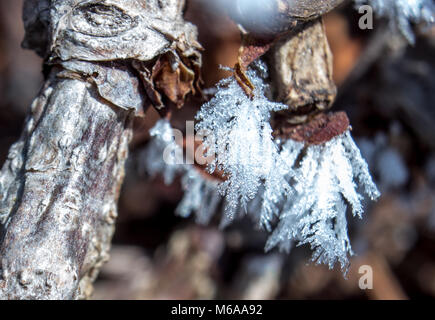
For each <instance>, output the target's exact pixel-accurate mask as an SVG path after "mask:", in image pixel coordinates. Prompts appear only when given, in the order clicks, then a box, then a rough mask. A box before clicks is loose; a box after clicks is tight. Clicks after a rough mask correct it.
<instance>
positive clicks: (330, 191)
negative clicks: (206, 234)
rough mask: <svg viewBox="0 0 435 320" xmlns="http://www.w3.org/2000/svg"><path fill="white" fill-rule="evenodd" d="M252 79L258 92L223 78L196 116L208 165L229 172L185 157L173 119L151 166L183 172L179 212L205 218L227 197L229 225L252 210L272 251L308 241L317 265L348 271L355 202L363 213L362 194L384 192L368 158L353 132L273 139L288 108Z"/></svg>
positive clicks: (160, 126)
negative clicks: (275, 115)
mask: <svg viewBox="0 0 435 320" xmlns="http://www.w3.org/2000/svg"><path fill="white" fill-rule="evenodd" d="M249 77H250V78H251V80H252V81H253V83H254V85H255V87H256V89H255V91H254V96H253V98H249V97H248V96H246V94H245V93H244V91H243V90H242V89H241V87H240V86H239V84H238V83H237V82H236V80H235V79H234V78H228V79H224V80H222V81H221V82H220V83H219V85H218V90H217V92H216V94H215V96H214V98H213V99H212V100H211V101H210V102H209V103H207V104H205V105H204V106H203V107H202V108H201V110H200V112H199V113H198V116H197V119H198V120H199V122H198V123H197V126H196V129H197V131H198V133H200V134H201V135H202V136H204V139H203V142H204V145H205V147H206V148H205V149H206V150H207V151H206V155H207V156H210V155H211V154H213V155H214V158H212V161H211V164H210V165H209V167H208V170H209V171H210V172H213V171H215V170H219V171H220V172H223V174H224V178H225V181H224V182H218V180H216V179H211V178H205V177H204V173H202V172H201V171H200V170H199V169H198V168H197V167H195V166H194V165H190V164H183V163H182V162H180V159H181V160H182V154H183V152H182V151H183V150H182V148H181V147H180V146H179V144H177V143H176V141H175V139H174V137H173V133H172V129H171V126H170V124H169V122H168V121H167V120H160V121H159V122H158V123H157V124H156V126H155V127H154V128H153V129H152V130H151V135H152V136H153V141H152V142H151V143H150V145H149V147H148V149H147V151H146V153H145V156H146V161H145V164H146V166H147V168H148V171H149V172H150V173H151V174H156V173H158V172H161V173H162V174H163V175H164V176H165V182H167V183H170V182H171V181H172V180H173V179H174V176H175V175H176V174H179V175H181V176H182V179H181V181H182V187H183V190H184V192H185V193H184V197H183V199H182V201H181V202H180V204H179V206H178V207H177V209H176V212H177V214H178V215H180V216H183V217H188V216H190V215H191V214H192V213H194V214H195V215H196V220H197V221H198V222H199V223H203V224H205V223H208V222H209V221H210V219H211V217H212V216H213V214H214V213H215V212H216V211H218V209H219V208H220V207H221V206H220V204H221V203H223V208H224V214H223V216H222V220H221V221H222V222H221V225H222V226H225V225H227V224H229V223H230V222H231V221H232V220H233V219H234V217H235V216H237V215H239V214H241V213H247V214H248V215H249V216H250V217H251V218H252V219H253V220H255V222H256V223H257V224H258V225H259V226H261V227H263V228H265V229H266V230H268V231H269V232H271V235H270V237H269V239H268V241H267V243H266V247H265V249H266V250H270V249H272V248H274V247H276V246H279V247H280V248H281V249H285V250H287V251H288V250H290V249H291V247H292V246H293V243H296V244H297V245H303V244H308V245H310V246H311V248H312V250H313V260H315V261H316V262H317V263H325V264H327V265H328V266H329V267H330V268H332V267H333V266H334V265H335V263H337V262H338V263H339V264H340V265H341V267H342V269H343V270H344V271H346V268H347V264H348V256H349V255H352V249H351V246H350V242H349V238H348V234H347V221H346V213H347V211H348V207H349V211H351V212H352V213H353V215H354V216H358V217H361V215H362V213H363V206H362V199H363V194H365V195H367V196H368V197H369V198H371V199H373V200H374V199H376V198H377V197H379V191H378V190H377V188H376V186H375V185H374V183H373V181H372V178H371V176H370V174H369V172H368V166H367V163H366V162H365V161H364V159H363V158H362V157H361V153H360V151H359V149H358V147H357V146H356V145H355V143H354V141H353V139H352V137H351V135H350V132H349V131H346V132H345V133H343V134H341V135H339V136H336V137H335V138H333V139H332V140H330V141H328V142H326V143H324V144H321V145H306V144H304V143H302V142H297V141H293V140H286V141H280V140H279V139H277V140H274V139H273V138H272V129H271V126H270V124H269V118H270V113H271V112H272V111H277V110H281V109H283V108H286V106H284V105H281V104H278V103H273V102H270V101H269V100H268V99H267V98H266V97H265V95H264V92H265V90H266V86H265V85H264V84H263V80H262V79H261V78H260V76H258V75H257V74H256V73H255V72H254V71H250V72H249ZM209 159H210V158H209Z"/></svg>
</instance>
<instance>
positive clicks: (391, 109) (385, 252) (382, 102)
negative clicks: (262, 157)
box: [0, 0, 435, 299]
mask: <svg viewBox="0 0 435 320" xmlns="http://www.w3.org/2000/svg"><path fill="white" fill-rule="evenodd" d="M21 6H22V2H21V1H1V2H0V158H1V162H2V163H3V161H4V159H5V157H6V154H7V152H8V149H9V147H10V145H11V144H12V143H13V142H14V141H15V140H16V139H17V138H18V136H19V134H20V131H21V128H22V125H23V121H24V117H25V115H26V112H27V109H28V106H29V105H30V103H31V100H32V99H33V97H35V96H36V94H37V93H38V90H39V88H40V86H41V85H42V81H43V78H42V73H41V70H42V67H41V63H42V61H41V59H40V58H39V57H37V56H36V54H34V53H33V52H29V51H25V50H23V49H21V47H20V42H21V40H22V38H23V32H24V31H23V27H22V21H21ZM186 18H187V19H188V20H190V21H192V22H193V23H195V24H196V25H197V26H198V28H199V31H200V42H201V44H202V45H203V46H204V48H205V51H204V58H203V59H204V68H203V78H204V82H205V87H211V86H213V85H214V84H215V83H216V81H218V80H219V79H220V78H222V77H224V76H226V75H227V73H226V72H225V71H222V70H219V65H220V64H221V65H225V66H232V65H233V64H234V62H235V59H236V57H237V50H238V46H239V41H240V39H239V33H238V31H237V28H236V26H235V25H234V24H233V23H232V22H231V21H230V20H229V19H227V18H225V17H222V16H219V15H217V14H216V13H213V12H209V11H207V10H206V9H205V8H203V7H202V5H201V3H200V1H198V0H192V1H190V2H189V7H188V10H187V13H186ZM358 18H359V17H358V14H357V12H356V11H354V10H353V9H352V8H351V7H350V6H348V7H344V8H341V9H340V10H337V11H335V12H333V13H331V14H329V15H328V16H327V17H326V18H325V23H326V26H327V31H328V38H329V41H330V44H331V47H332V50H333V52H334V56H335V61H334V69H335V70H334V74H335V80H336V82H337V84H338V85H339V97H338V100H337V102H336V104H335V106H334V109H335V110H346V111H347V112H348V114H349V117H350V119H351V123H352V126H353V135H354V137H355V138H356V140H357V142H358V144H359V146H360V147H361V150H362V152H363V154H364V156H365V158H366V159H367V161H368V163H369V166H370V169H371V171H372V172H373V174H374V177H375V179H376V182H377V184H378V186H379V187H380V188H381V191H382V193H383V195H382V198H381V199H380V200H379V201H378V202H377V203H376V204H374V205H370V204H369V206H368V207H367V210H366V215H365V217H364V219H363V220H361V221H359V220H357V219H353V218H351V217H349V228H350V230H349V233H350V236H351V241H352V245H353V249H354V251H355V253H356V256H355V257H354V258H352V260H351V263H352V265H351V269H350V272H349V274H348V277H347V279H344V278H343V275H342V273H341V271H340V270H338V269H337V270H332V271H330V270H328V269H327V268H326V267H325V266H315V265H313V264H311V263H310V262H309V258H310V252H309V250H308V249H307V248H304V247H303V248H296V249H294V250H293V251H292V252H291V253H290V255H287V254H282V253H279V252H275V251H274V252H271V253H267V254H265V253H264V251H263V246H264V243H265V239H266V234H265V233H263V232H261V231H257V230H255V229H254V226H253V225H252V223H251V222H250V221H248V220H242V221H239V222H237V223H235V224H233V225H232V226H231V227H229V228H227V229H225V230H219V229H218V224H217V223H216V222H214V223H212V224H211V225H210V226H208V227H201V226H198V225H196V224H195V223H194V221H193V220H192V219H181V218H179V217H176V216H175V215H174V209H175V207H176V205H177V202H178V201H179V200H180V199H181V197H182V191H181V188H180V184H179V182H177V183H175V184H173V185H171V186H165V185H164V184H163V181H162V179H160V178H153V179H151V178H150V177H148V176H147V175H146V174H145V173H143V172H141V170H140V167H141V161H142V159H141V150H143V148H144V147H146V144H147V142H148V134H147V129H149V128H150V127H151V126H152V125H153V123H154V122H155V121H156V119H157V118H156V115H155V113H153V112H149V117H148V118H147V120H146V121H145V122H143V123H138V124H137V126H136V127H137V128H136V132H135V138H134V141H133V143H132V147H131V155H130V159H129V162H128V167H127V177H126V181H125V184H124V187H123V191H122V195H121V199H120V204H119V206H120V212H119V219H118V222H117V230H116V234H115V237H114V241H113V250H112V253H111V260H110V261H109V263H108V264H107V265H106V266H105V267H104V268H103V270H102V272H101V275H100V277H99V279H98V281H97V282H96V284H95V294H94V298H96V299H214V298H220V299H231V298H240V299H250V298H255V299H275V298H279V299H295V298H296V299H406V298H413V299H419V298H424V299H426V298H434V297H435V152H434V151H435V60H434V59H435V58H434V57H435V51H434V48H435V36H434V34H435V32H434V31H433V30H432V31H430V30H429V31H428V32H426V33H425V34H419V37H418V41H417V44H416V45H415V46H414V47H407V46H405V45H404V43H403V42H401V41H400V40H397V39H393V37H391V35H389V34H388V32H387V31H386V30H387V29H386V28H385V26H386V23H385V22H384V21H376V24H375V29H374V30H359V29H358V27H357V26H358ZM198 108H199V102H198V101H196V100H195V99H192V101H190V103H189V104H188V105H187V106H186V107H185V108H183V110H181V111H179V112H177V114H176V116H175V119H174V126H176V127H179V128H181V129H182V128H183V127H184V121H185V120H192V119H193V116H194V114H195V112H196V110H197V109H198ZM361 265H370V266H371V267H372V268H373V273H374V284H373V286H374V287H373V289H372V290H361V289H359V287H358V280H359V277H360V276H361V275H360V274H358V270H359V267H360V266H361Z"/></svg>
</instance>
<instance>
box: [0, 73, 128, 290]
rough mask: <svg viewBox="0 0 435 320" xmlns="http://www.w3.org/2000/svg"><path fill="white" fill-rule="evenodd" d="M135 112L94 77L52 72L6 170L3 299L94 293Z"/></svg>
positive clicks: (111, 227) (3, 188)
mask: <svg viewBox="0 0 435 320" xmlns="http://www.w3.org/2000/svg"><path fill="white" fill-rule="evenodd" d="M72 101H74V103H71V102H72ZM131 115H132V113H131V112H129V111H126V110H122V109H121V108H118V107H112V106H110V105H109V104H108V103H107V102H105V101H102V100H101V99H99V97H98V92H97V91H96V90H95V88H94V87H93V86H92V85H90V84H88V83H86V82H82V81H80V80H72V79H61V78H56V75H55V74H54V72H53V74H52V75H51V76H50V78H49V79H48V81H47V83H46V85H45V87H44V89H43V90H42V92H41V94H40V96H39V97H38V98H37V99H36V100H35V101H34V103H33V105H32V110H31V115H30V116H29V118H28V120H27V121H26V125H25V129H24V132H23V134H22V136H21V138H20V140H19V141H18V142H17V143H15V144H14V145H13V146H12V147H11V149H10V153H9V156H8V159H7V161H6V163H5V165H4V167H3V169H2V171H1V175H0V179H1V180H0V182H1V191H2V194H1V197H2V198H1V209H2V210H1V218H2V222H3V223H4V225H3V230H2V241H1V246H0V254H1V266H0V272H1V273H0V274H1V279H0V297H1V298H4V299H74V298H79V297H86V296H88V295H89V294H90V289H91V283H92V281H93V280H94V279H95V277H96V275H97V272H98V269H99V267H100V266H101V264H102V263H103V262H104V261H106V260H107V259H108V251H109V248H110V241H111V238H112V235H113V231H114V221H115V218H116V215H117V210H116V204H117V199H118V195H119V191H120V187H121V183H122V180H123V177H124V162H125V160H126V157H127V154H128V142H129V140H130V137H131V133H132V132H131V126H130V123H131V118H132V117H131Z"/></svg>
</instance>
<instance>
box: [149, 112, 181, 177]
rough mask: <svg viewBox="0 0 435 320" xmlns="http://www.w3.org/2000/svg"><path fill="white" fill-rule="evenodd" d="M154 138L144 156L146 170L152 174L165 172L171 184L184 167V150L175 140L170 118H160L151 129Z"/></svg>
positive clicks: (164, 174) (164, 175)
mask: <svg viewBox="0 0 435 320" xmlns="http://www.w3.org/2000/svg"><path fill="white" fill-rule="evenodd" d="M150 135H151V137H153V139H152V140H151V142H150V145H149V146H148V148H147V149H146V150H145V151H144V154H143V155H142V157H143V158H144V159H145V161H144V166H145V170H146V171H147V172H148V173H149V174H150V175H151V176H155V175H156V174H159V173H161V174H163V178H164V181H165V183H166V184H171V183H172V182H173V181H174V178H175V176H176V175H177V174H178V173H179V172H181V171H182V170H183V169H184V167H183V150H182V149H181V148H180V147H179V146H178V144H177V142H176V141H175V138H174V134H173V129H172V127H171V124H170V123H169V121H168V120H163V119H162V120H159V121H157V123H156V124H155V125H154V127H153V128H152V129H151V130H150Z"/></svg>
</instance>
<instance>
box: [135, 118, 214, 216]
mask: <svg viewBox="0 0 435 320" xmlns="http://www.w3.org/2000/svg"><path fill="white" fill-rule="evenodd" d="M150 134H151V137H152V139H151V141H150V143H149V145H148V146H147V148H146V149H145V150H144V153H143V154H142V155H141V158H142V159H144V161H143V165H144V169H145V171H146V172H148V174H150V175H151V176H155V175H157V174H161V175H163V178H164V182H165V184H171V183H172V182H173V181H174V179H175V177H176V176H181V184H182V189H183V191H184V196H183V199H182V200H181V202H180V203H179V204H178V206H177V208H176V210H175V212H176V213H177V214H178V215H179V216H182V217H184V218H187V217H189V216H190V215H191V214H195V215H196V221H197V222H198V223H200V224H207V223H208V222H209V221H210V219H211V217H212V216H213V214H214V213H215V212H216V211H217V206H218V205H219V203H220V200H221V197H220V195H219V193H218V190H217V186H218V183H217V182H215V181H214V180H209V179H204V178H203V177H202V175H201V173H200V172H199V170H197V169H195V167H194V166H192V165H189V164H186V163H184V162H183V149H182V148H181V147H180V145H179V144H178V143H180V142H178V143H177V141H176V140H175V135H174V132H173V129H172V127H171V124H170V123H169V121H168V120H166V119H161V120H159V121H157V123H156V124H155V125H154V127H153V128H152V129H151V130H150Z"/></svg>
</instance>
